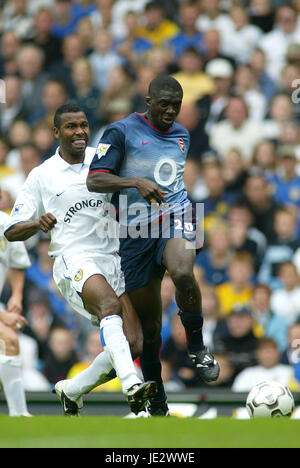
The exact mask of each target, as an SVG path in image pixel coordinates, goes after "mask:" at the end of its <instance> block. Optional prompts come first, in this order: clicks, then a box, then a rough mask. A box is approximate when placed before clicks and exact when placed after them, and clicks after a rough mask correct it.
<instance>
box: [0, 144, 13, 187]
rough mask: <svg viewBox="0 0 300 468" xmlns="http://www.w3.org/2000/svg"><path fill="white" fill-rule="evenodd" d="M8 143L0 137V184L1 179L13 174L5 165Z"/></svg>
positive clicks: (8, 148)
mask: <svg viewBox="0 0 300 468" xmlns="http://www.w3.org/2000/svg"><path fill="white" fill-rule="evenodd" d="M9 150H10V145H9V142H8V141H7V140H6V139H5V138H3V137H1V136H0V183H1V180H2V179H3V177H5V176H10V175H12V174H14V172H15V171H14V170H13V169H11V168H10V167H9V166H8V165H7V161H6V160H7V156H8V154H9Z"/></svg>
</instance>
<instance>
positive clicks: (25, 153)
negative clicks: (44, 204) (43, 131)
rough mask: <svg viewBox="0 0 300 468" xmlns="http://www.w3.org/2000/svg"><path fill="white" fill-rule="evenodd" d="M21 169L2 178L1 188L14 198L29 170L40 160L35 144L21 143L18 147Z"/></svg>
mask: <svg viewBox="0 0 300 468" xmlns="http://www.w3.org/2000/svg"><path fill="white" fill-rule="evenodd" d="M19 152H20V167H21V170H20V171H18V172H14V173H13V174H10V175H7V176H5V177H4V178H3V179H2V184H1V185H2V189H3V190H6V191H7V192H9V193H10V195H11V197H12V198H13V199H14V200H15V199H16V198H17V195H18V193H19V190H20V188H21V187H22V185H23V183H24V182H25V180H26V178H27V176H28V174H29V172H30V171H31V170H32V169H33V168H34V167H36V166H38V165H39V164H40V162H41V159H40V154H39V151H38V149H37V148H36V146H35V145H34V144H33V143H31V142H28V143H23V144H22V145H21V146H20V147H19Z"/></svg>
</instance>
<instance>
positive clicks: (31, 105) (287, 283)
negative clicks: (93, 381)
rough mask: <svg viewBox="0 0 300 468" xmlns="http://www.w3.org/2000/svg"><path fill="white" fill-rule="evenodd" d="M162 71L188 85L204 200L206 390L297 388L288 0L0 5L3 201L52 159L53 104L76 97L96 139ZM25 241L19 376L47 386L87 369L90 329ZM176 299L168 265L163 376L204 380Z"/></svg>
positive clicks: (297, 63)
mask: <svg viewBox="0 0 300 468" xmlns="http://www.w3.org/2000/svg"><path fill="white" fill-rule="evenodd" d="M160 73H168V74H171V75H173V76H174V77H175V78H176V79H177V80H178V81H179V82H180V83H181V85H182V87H183V90H184V100H183V106H182V110H181V113H180V115H179V117H178V122H180V123H181V124H182V125H184V126H185V127H186V128H187V129H188V130H189V132H190V135H191V145H190V150H189V155H188V160H187V164H186V169H185V175H184V178H185V184H186V188H187V191H188V194H189V197H190V199H191V201H192V202H194V203H204V206H205V219H204V230H205V242H204V247H203V249H202V251H201V252H200V253H199V254H198V255H197V258H196V262H195V275H196V278H197V281H198V282H199V285H200V287H201V291H202V300H203V315H204V337H205V342H206V344H207V345H208V346H209V347H210V349H211V350H212V351H213V352H214V353H215V356H216V358H217V359H218V361H219V363H220V366H221V375H220V378H219V380H218V381H217V383H216V384H215V387H221V388H229V389H230V388H232V389H233V390H234V391H248V390H249V389H250V388H251V387H252V386H253V385H254V384H255V383H257V382H259V381H261V380H278V381H280V382H282V383H284V384H286V385H289V387H290V388H291V389H292V390H300V216H299V214H300V213H299V208H300V125H299V124H300V1H299V0H156V1H148V0H73V1H71V0H30V1H29V0H9V1H8V0H0V80H1V81H0V101H1V102H0V186H1V192H2V194H1V200H0V209H2V210H4V211H6V212H8V213H9V212H10V210H11V208H12V206H13V203H14V200H15V199H16V196H17V194H18V191H19V189H20V187H21V186H22V184H23V182H24V180H25V179H26V177H27V175H28V174H29V172H30V170H31V169H32V168H33V167H35V166H37V165H38V164H40V163H41V162H43V161H44V160H45V159H47V158H48V157H50V156H52V155H53V154H54V152H55V150H56V147H57V143H56V140H55V139H54V135H53V131H52V127H53V115H54V112H55V110H56V109H57V108H58V107H59V106H60V105H62V104H64V103H65V102H75V103H78V104H79V105H80V106H81V107H82V108H83V110H84V111H85V112H86V114H87V117H88V120H89V123H90V127H91V141H90V144H91V146H96V145H97V143H98V141H99V138H100V137H101V135H102V133H103V131H104V129H105V128H106V126H107V125H108V124H109V123H111V122H114V121H116V120H119V119H121V118H123V117H125V116H126V115H128V114H129V113H131V112H134V111H138V112H144V111H145V110H146V108H145V96H146V95H147V90H148V84H149V83H150V81H151V80H152V79H153V78H154V77H155V76H157V75H158V74H160ZM4 90H5V99H4V92H3V91H4ZM26 245H27V248H28V251H29V253H30V256H31V260H32V266H31V267H30V268H29V270H27V271H26V285H25V294H24V313H25V315H26V317H27V319H28V326H27V328H26V329H25V330H24V332H23V334H22V335H21V350H22V356H24V363H23V365H24V379H25V387H26V389H28V390H47V389H50V388H51V386H52V385H53V384H54V383H55V382H57V381H58V380H61V379H62V378H65V377H67V376H70V375H74V373H76V372H78V371H80V370H81V369H84V368H85V367H86V366H87V365H88V363H89V362H90V361H91V360H92V359H93V358H94V357H95V356H96V355H97V354H98V353H99V351H100V350H101V348H100V340H99V336H97V333H95V329H94V328H93V327H92V326H91V325H90V324H89V323H88V321H86V319H81V318H80V317H78V316H77V315H76V314H75V313H74V312H73V311H72V310H71V309H70V307H69V306H68V304H67V303H66V302H65V301H64V299H63V298H62V297H61V296H60V295H59V293H58V291H57V289H56V288H55V285H54V283H53V280H52V260H51V259H50V258H49V257H48V255H47V251H48V246H49V239H48V238H46V237H44V236H35V237H34V238H33V239H31V240H30V241H27V242H26ZM174 295H175V289H174V285H173V283H172V281H171V279H170V277H168V275H167V274H166V276H165V278H164V280H163V284H162V299H163V306H164V317H163V331H162V337H163V347H162V353H161V358H162V362H163V373H164V380H165V383H166V387H167V389H169V390H181V389H186V388H195V387H197V386H203V385H204V384H203V382H200V381H199V380H198V379H197V377H196V374H195V370H194V368H193V365H192V363H191V361H190V360H189V359H188V357H187V352H186V341H185V335H184V330H183V328H182V325H181V322H180V319H179V318H178V315H177V312H178V310H177V306H176V303H175V298H174ZM8 297H9V287H8V286H6V287H5V289H4V292H3V295H2V298H1V301H2V302H3V303H5V301H6V300H7V298H8ZM106 388H108V389H110V390H118V389H119V388H120V387H119V385H118V383H117V382H115V383H113V384H111V386H109V387H106Z"/></svg>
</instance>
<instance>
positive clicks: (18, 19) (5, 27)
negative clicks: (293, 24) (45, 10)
mask: <svg viewBox="0 0 300 468" xmlns="http://www.w3.org/2000/svg"><path fill="white" fill-rule="evenodd" d="M28 3H29V2H27V0H11V1H10V2H8V3H7V4H6V5H5V7H4V9H3V13H2V16H1V21H0V33H3V32H5V31H14V32H15V33H16V35H17V36H18V37H20V38H21V39H25V38H26V37H28V34H29V31H30V28H31V25H32V18H31V16H30V15H29V14H28V11H27V4H28Z"/></svg>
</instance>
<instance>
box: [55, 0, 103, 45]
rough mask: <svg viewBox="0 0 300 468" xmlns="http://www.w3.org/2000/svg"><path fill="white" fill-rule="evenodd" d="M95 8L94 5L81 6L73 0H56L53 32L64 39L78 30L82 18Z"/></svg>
mask: <svg viewBox="0 0 300 468" xmlns="http://www.w3.org/2000/svg"><path fill="white" fill-rule="evenodd" d="M93 10H94V6H93V5H92V6H90V7H89V6H88V7H86V8H84V7H81V6H80V5H79V4H78V3H77V2H76V3H74V2H72V1H71V0H55V5H54V23H53V26H52V33H53V35H54V36H56V37H58V38H59V39H64V38H65V37H66V36H68V35H69V34H73V33H74V32H75V31H76V28H77V25H78V23H79V21H80V19H81V18H82V17H84V16H86V15H88V14H90V13H91V12H92V11H93Z"/></svg>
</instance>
